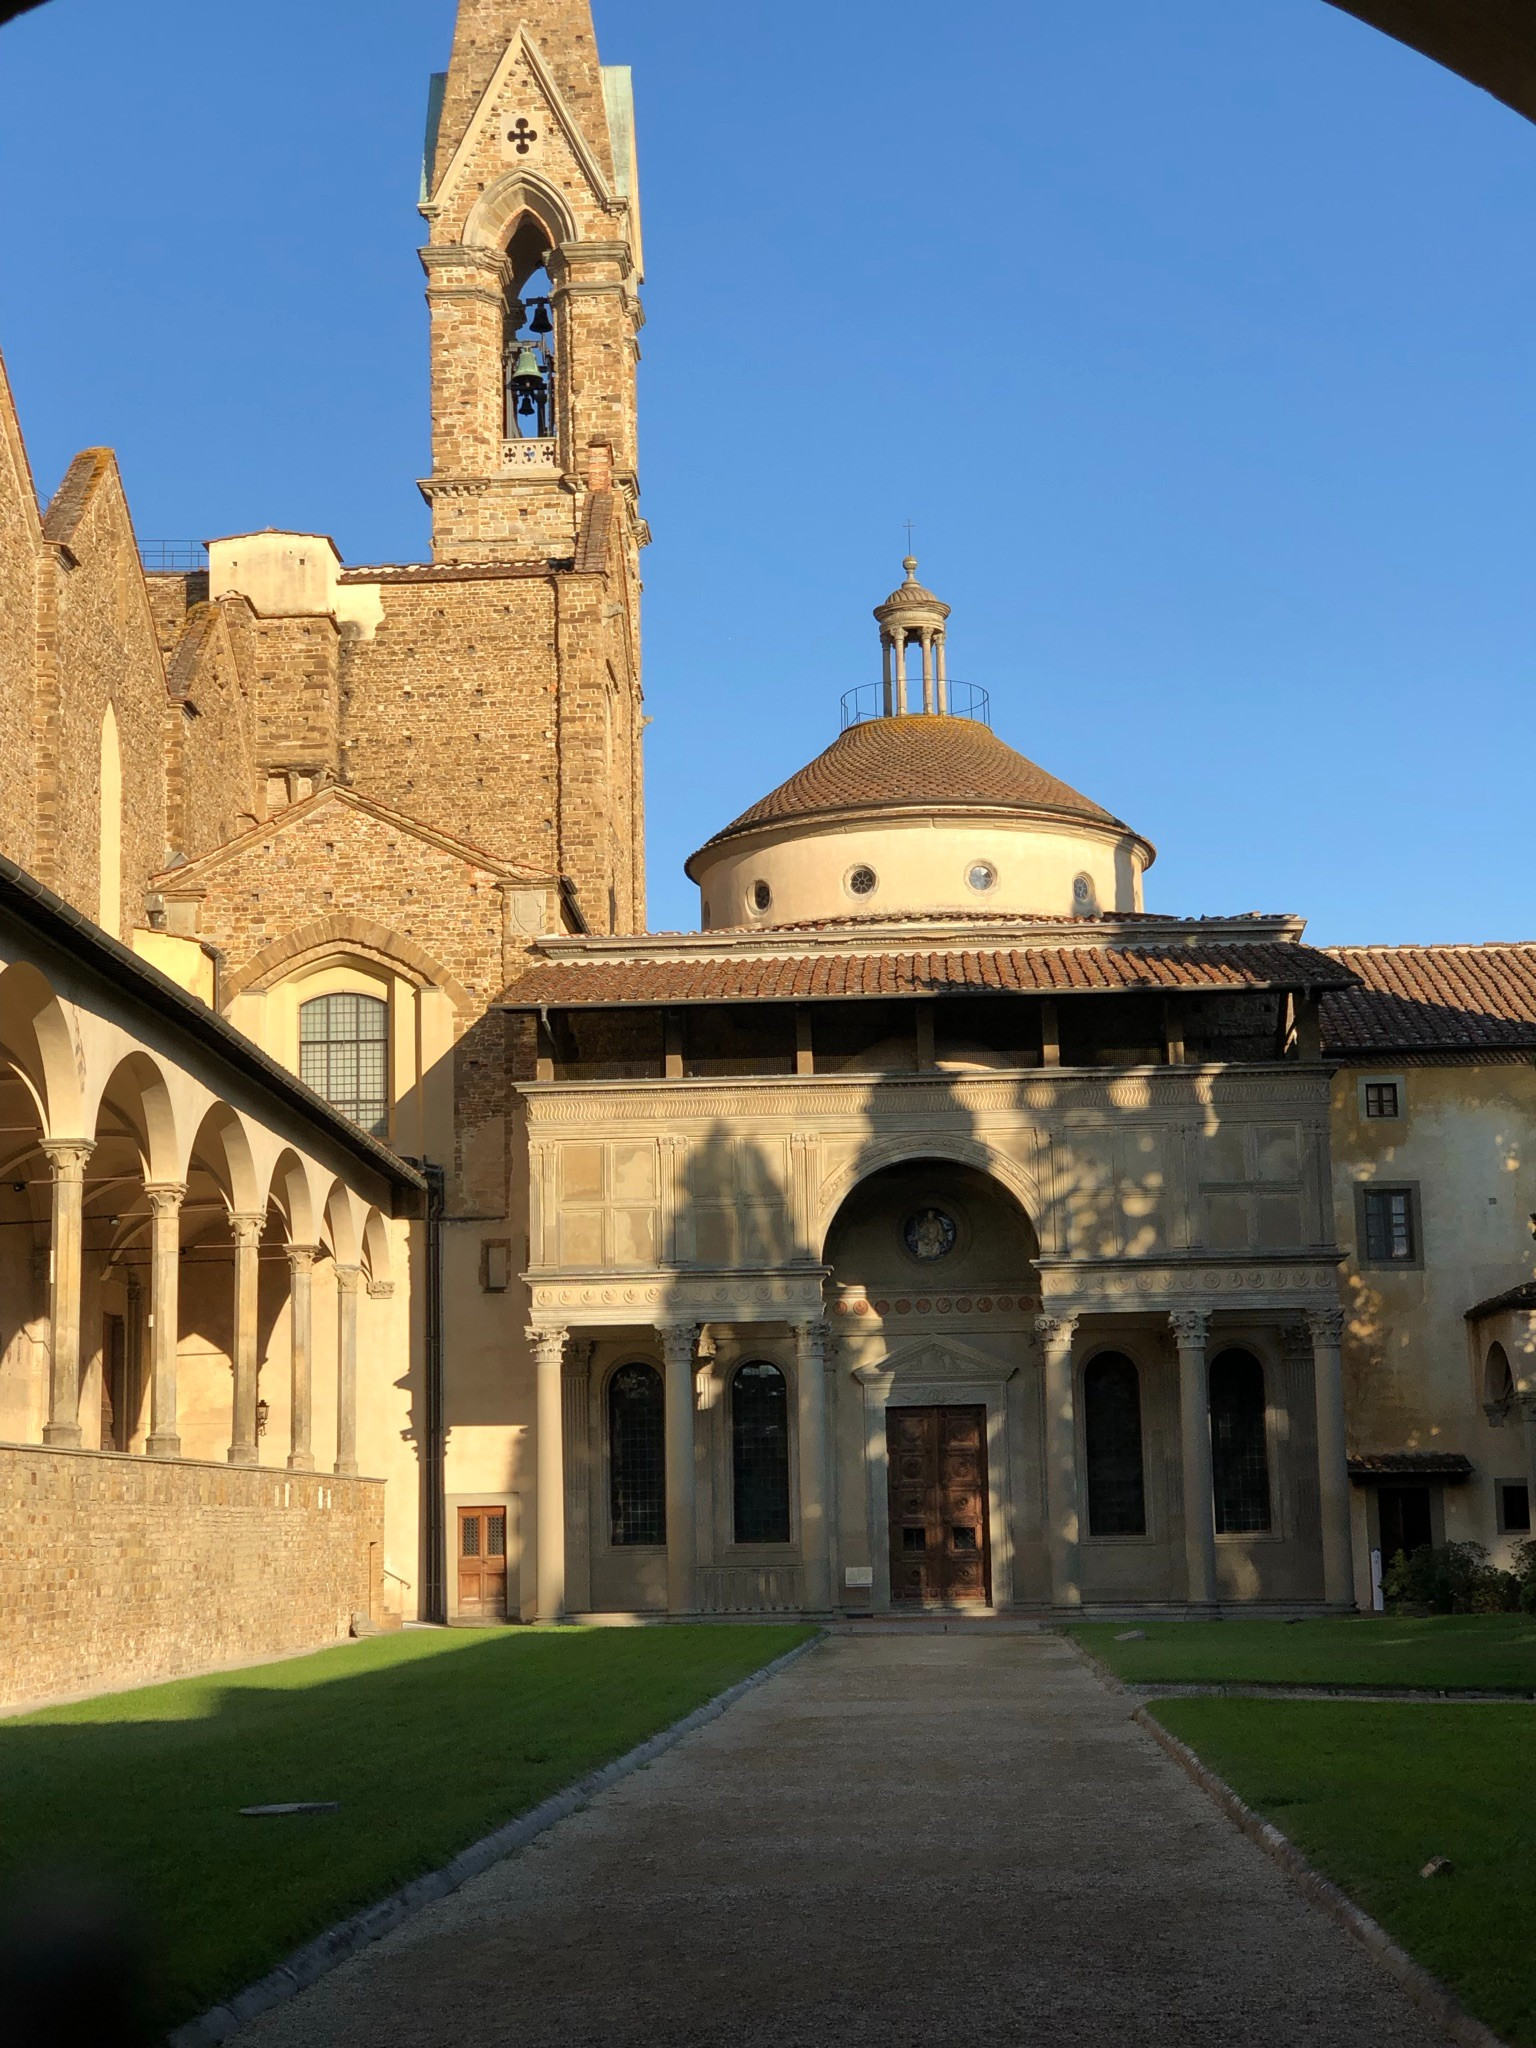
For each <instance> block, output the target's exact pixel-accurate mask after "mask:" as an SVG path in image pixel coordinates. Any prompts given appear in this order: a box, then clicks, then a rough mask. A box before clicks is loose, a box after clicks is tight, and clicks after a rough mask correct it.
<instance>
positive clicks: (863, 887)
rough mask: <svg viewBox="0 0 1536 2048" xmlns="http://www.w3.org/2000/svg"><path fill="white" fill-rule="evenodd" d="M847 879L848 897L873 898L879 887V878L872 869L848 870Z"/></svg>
mask: <svg viewBox="0 0 1536 2048" xmlns="http://www.w3.org/2000/svg"><path fill="white" fill-rule="evenodd" d="M847 879H848V894H849V895H850V896H873V895H874V893H875V891H876V889H878V888H879V886H880V877H879V876H878V875H877V874H876V873H875V871H874V869H873V868H865V867H858V868H850V869H849V870H848V878H847Z"/></svg>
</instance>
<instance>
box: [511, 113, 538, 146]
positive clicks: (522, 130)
mask: <svg viewBox="0 0 1536 2048" xmlns="http://www.w3.org/2000/svg"><path fill="white" fill-rule="evenodd" d="M538 139H539V131H538V129H537V128H530V127H529V125H528V123H527V120H526V119H525V118H524V116H523V115H521V114H519V115H518V117H517V119H516V121H515V122H514V123H513V125H512V126H511V127H510V128H509V129H508V130H507V140H508V142H510V143H512V144H513V145H514V146H515V148H516V150H517V153H518V155H519V156H526V155H527V154H528V152H529V150H530V149H531V148H532V147H533V145H534V143H536V142H537V141H538Z"/></svg>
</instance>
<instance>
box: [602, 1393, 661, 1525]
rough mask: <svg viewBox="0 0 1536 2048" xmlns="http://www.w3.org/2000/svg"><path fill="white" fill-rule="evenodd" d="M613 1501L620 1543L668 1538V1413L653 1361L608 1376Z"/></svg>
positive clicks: (610, 1495)
mask: <svg viewBox="0 0 1536 2048" xmlns="http://www.w3.org/2000/svg"><path fill="white" fill-rule="evenodd" d="M608 1503H609V1511H610V1520H611V1530H612V1540H613V1542H614V1543H615V1544H619V1545H627V1544H634V1543H665V1542H666V1540H667V1414H666V1396H665V1394H664V1393H663V1391H662V1385H661V1374H660V1373H659V1372H658V1371H657V1370H656V1368H655V1366H653V1365H621V1366H620V1367H619V1369H618V1371H617V1372H616V1373H615V1374H614V1376H613V1378H612V1379H611V1380H610V1381H609V1382H608Z"/></svg>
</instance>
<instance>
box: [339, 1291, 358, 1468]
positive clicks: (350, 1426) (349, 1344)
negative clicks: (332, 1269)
mask: <svg viewBox="0 0 1536 2048" xmlns="http://www.w3.org/2000/svg"><path fill="white" fill-rule="evenodd" d="M362 1287H363V1269H362V1267H361V1266H338V1267H337V1268H336V1466H335V1470H336V1476H337V1478H338V1479H353V1478H356V1476H357V1470H358V1464H357V1302H358V1296H359V1295H360V1294H361V1292H362Z"/></svg>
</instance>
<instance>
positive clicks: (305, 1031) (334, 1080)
mask: <svg viewBox="0 0 1536 2048" xmlns="http://www.w3.org/2000/svg"><path fill="white" fill-rule="evenodd" d="M299 1076H300V1079H301V1080H303V1081H306V1082H307V1083H308V1084H309V1086H310V1087H311V1088H313V1089H314V1091H315V1093H316V1094H317V1095H322V1096H324V1098H325V1100H326V1101H327V1102H328V1103H329V1104H330V1105H331V1107H332V1108H333V1109H339V1110H340V1111H341V1113H342V1115H343V1116H349V1117H351V1119H352V1121H353V1123H355V1124H361V1125H362V1127H363V1129H364V1130H365V1131H370V1132H372V1134H373V1136H374V1137H376V1138H384V1137H387V1136H388V1135H389V1005H388V1004H387V1003H383V1002H380V1001H379V999H378V997H377V996H355V995H337V996H316V997H315V999H314V1001H313V1002H309V1003H305V1004H303V1005H302V1006H301V1008H300V1010H299Z"/></svg>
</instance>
